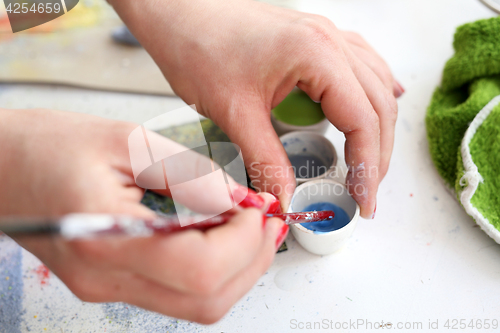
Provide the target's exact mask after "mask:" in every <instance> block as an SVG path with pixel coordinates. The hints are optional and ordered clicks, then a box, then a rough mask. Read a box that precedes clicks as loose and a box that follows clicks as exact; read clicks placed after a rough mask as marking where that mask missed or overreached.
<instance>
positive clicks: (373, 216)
mask: <svg viewBox="0 0 500 333" xmlns="http://www.w3.org/2000/svg"><path fill="white" fill-rule="evenodd" d="M376 212H377V204H375V209H374V210H373V214H372V220H373V219H374V218H375V213H376Z"/></svg>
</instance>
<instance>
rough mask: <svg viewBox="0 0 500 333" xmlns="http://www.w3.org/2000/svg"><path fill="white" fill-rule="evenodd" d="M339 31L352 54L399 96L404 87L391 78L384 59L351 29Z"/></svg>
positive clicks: (395, 95)
mask: <svg viewBox="0 0 500 333" xmlns="http://www.w3.org/2000/svg"><path fill="white" fill-rule="evenodd" d="M341 33H342V36H343V37H344V39H345V40H346V41H347V42H348V45H349V47H350V48H351V50H352V51H353V52H354V54H355V55H356V56H357V57H358V58H359V59H360V60H361V61H363V62H364V63H366V65H368V67H370V68H371V70H372V71H373V72H374V73H375V74H377V76H378V77H379V78H380V80H381V81H382V82H383V83H384V85H385V86H386V87H387V89H389V90H390V91H392V92H393V94H394V97H396V98H398V97H400V96H401V95H402V94H403V93H404V92H405V89H404V88H403V87H402V86H401V84H400V83H399V82H398V81H396V80H395V79H394V78H393V76H392V72H391V70H390V68H389V66H388V65H387V63H386V62H385V61H384V59H383V58H382V57H381V56H380V55H379V54H378V53H377V52H376V51H375V50H374V49H373V48H372V47H371V46H370V44H368V43H367V42H366V41H365V39H364V38H363V37H361V36H360V35H359V34H357V33H355V32H351V31H342V32H341Z"/></svg>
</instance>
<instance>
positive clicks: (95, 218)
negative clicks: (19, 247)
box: [0, 211, 334, 239]
mask: <svg viewBox="0 0 500 333" xmlns="http://www.w3.org/2000/svg"><path fill="white" fill-rule="evenodd" d="M265 216H266V217H268V218H269V217H277V218H280V219H282V220H283V221H284V222H285V223H286V224H294V223H307V222H316V221H323V220H327V219H331V218H333V216H334V213H333V212H332V211H319V212H316V211H315V212H299V213H283V214H265ZM232 217H233V215H232V214H221V215H218V216H213V217H209V216H207V217H206V218H205V217H204V216H203V215H196V216H192V217H190V216H187V217H186V216H183V217H182V222H183V224H184V226H182V225H181V222H180V220H179V218H178V217H177V216H175V215H171V216H162V217H157V218H154V219H149V220H144V219H138V218H134V217H130V216H119V215H109V214H102V215H99V214H69V215H65V216H63V217H62V218H60V219H43V220H36V219H24V220H23V219H19V218H15V217H13V218H8V219H3V220H2V221H0V230H2V231H3V232H5V233H6V234H8V235H10V236H23V235H47V234H60V235H62V236H63V237H64V238H67V239H76V238H94V237H102V236H110V235H126V236H129V237H149V236H152V235H153V234H155V233H159V234H170V233H173V232H178V231H181V230H187V229H202V230H204V229H208V228H211V227H214V226H218V225H221V224H223V223H226V222H227V221H229V220H230V219H231V218H232Z"/></svg>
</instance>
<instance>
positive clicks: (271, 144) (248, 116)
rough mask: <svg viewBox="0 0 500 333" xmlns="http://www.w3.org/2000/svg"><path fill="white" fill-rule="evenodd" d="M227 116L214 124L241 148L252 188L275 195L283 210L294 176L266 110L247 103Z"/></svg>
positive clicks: (286, 205) (288, 199)
mask: <svg viewBox="0 0 500 333" xmlns="http://www.w3.org/2000/svg"><path fill="white" fill-rule="evenodd" d="M249 109H253V112H249ZM228 114H230V116H229V117H226V118H224V119H215V121H216V123H217V125H219V126H220V127H221V128H222V130H223V131H224V132H225V133H227V135H228V136H229V138H230V139H231V141H232V142H234V143H235V144H237V145H238V146H239V147H240V148H241V150H242V152H243V159H244V162H245V166H246V168H247V172H248V175H249V176H250V178H251V179H252V186H253V187H254V188H255V189H257V191H259V192H270V193H273V194H275V195H276V196H277V197H278V198H279V199H280V201H281V207H282V208H283V210H286V209H287V208H288V204H289V203H290V199H291V197H292V194H293V191H294V189H295V175H294V173H293V169H292V168H291V164H290V161H289V159H288V157H287V155H286V152H285V149H284V148H283V145H282V144H281V141H280V140H279V138H278V136H277V134H276V132H275V131H274V129H273V127H272V125H271V121H270V116H269V109H267V108H266V107H264V106H261V105H259V103H257V102H255V103H252V102H248V103H247V104H246V105H245V106H244V107H243V106H242V107H239V108H237V109H235V110H232V111H231V112H229V113H228Z"/></svg>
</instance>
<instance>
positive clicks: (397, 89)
mask: <svg viewBox="0 0 500 333" xmlns="http://www.w3.org/2000/svg"><path fill="white" fill-rule="evenodd" d="M393 88H394V97H396V98H398V97H401V95H403V94H404V92H405V88H403V86H402V85H401V84H400V83H399V82H398V81H396V80H394V87H393Z"/></svg>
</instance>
